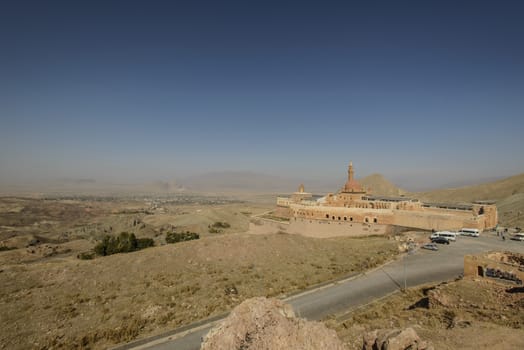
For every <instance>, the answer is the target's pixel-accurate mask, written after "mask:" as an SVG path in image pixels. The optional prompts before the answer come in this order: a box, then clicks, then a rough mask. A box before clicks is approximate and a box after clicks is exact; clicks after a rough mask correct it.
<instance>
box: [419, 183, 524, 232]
mask: <svg viewBox="0 0 524 350" xmlns="http://www.w3.org/2000/svg"><path fill="white" fill-rule="evenodd" d="M409 196H411V197H415V198H419V199H421V200H423V201H427V202H447V203H457V202H473V201H476V200H495V201H496V204H497V207H498V211H499V222H500V223H501V224H502V225H504V226H512V227H513V226H519V227H522V226H524V174H519V175H515V176H512V177H509V178H507V179H503V180H499V181H495V182H489V183H485V184H480V185H475V186H467V187H460V188H448V189H441V190H434V191H429V192H418V193H411V194H409Z"/></svg>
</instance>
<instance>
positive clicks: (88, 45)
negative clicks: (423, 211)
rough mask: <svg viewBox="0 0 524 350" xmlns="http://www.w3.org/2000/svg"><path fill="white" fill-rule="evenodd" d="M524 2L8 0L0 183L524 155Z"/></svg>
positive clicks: (450, 176) (388, 168)
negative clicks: (60, 0) (72, 0)
mask: <svg viewBox="0 0 524 350" xmlns="http://www.w3.org/2000/svg"><path fill="white" fill-rule="evenodd" d="M522 13H524V5H522V2H519V1H499V2H493V1H489V2H487V1H486V2H483V1H472V2H467V1H461V2H460V4H459V2H457V1H449V2H448V1H435V2H431V1H410V2H408V1H406V2H404V1H366V2H361V3H357V2H350V1H333V2H331V1H323V2H307V1H297V2H286V1H274V2H273V1H237V2H228V1H85V2H71V1H64V2H56V1H45V2H44V1H16V2H15V1H12V2H11V3H10V4H9V3H7V2H4V3H3V4H2V5H0V45H1V46H0V47H1V49H0V50H1V55H0V182H1V183H3V184H7V185H9V184H14V183H24V182H32V181H36V180H38V179H46V180H49V179H57V178H93V179H97V180H99V181H111V182H126V183H129V182H146V181H153V180H158V179H162V180H167V179H176V178H181V177H186V176H190V175H192V174H198V173H203V172H208V171H223V170H250V171H255V172H261V173H267V174H274V175H281V176H285V177H292V178H305V179H308V178H311V179H326V180H330V179H333V178H339V177H340V176H344V174H345V171H346V166H347V163H348V162H349V161H350V160H352V161H353V162H354V164H355V166H356V170H357V175H360V176H363V175H367V174H370V173H373V172H380V173H382V174H384V175H385V176H386V177H388V178H390V179H392V180H393V181H395V182H397V183H400V184H401V185H403V186H405V187H408V188H409V187H410V184H411V185H413V186H425V185H428V186H430V185H432V184H445V183H448V182H454V181H462V180H465V181H468V180H471V179H482V178H489V177H496V176H507V175H512V174H516V173H521V172H524V153H523V152H522V151H523V150H524V136H523V131H524V44H523V43H524V22H523V21H522Z"/></svg>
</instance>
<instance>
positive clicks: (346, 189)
mask: <svg viewBox="0 0 524 350" xmlns="http://www.w3.org/2000/svg"><path fill="white" fill-rule="evenodd" d="M275 215H276V216H280V217H285V218H288V219H290V222H289V228H288V230H287V231H288V232H290V233H293V232H296V233H302V234H305V235H310V236H338V235H366V234H383V233H387V232H391V231H393V230H395V229H398V228H400V227H405V228H414V229H423V230H460V229H461V228H463V227H468V228H477V229H479V230H481V231H482V230H485V229H490V228H493V227H495V226H496V225H497V221H498V216H497V207H496V206H495V205H494V203H493V202H488V201H482V202H474V203H471V204H445V203H423V202H420V201H419V200H417V199H412V198H407V197H403V196H400V197H386V196H373V195H371V194H369V193H367V191H366V190H365V189H364V188H363V186H362V185H361V184H360V183H359V182H358V181H357V180H356V179H355V178H354V170H353V164H352V163H350V164H349V167H348V179H347V181H346V183H345V184H344V186H343V187H342V188H341V189H340V191H338V192H337V193H328V194H327V195H326V196H314V195H313V194H311V193H308V192H306V191H305V188H304V185H300V187H299V189H298V191H297V192H295V193H293V194H292V195H291V196H285V197H284V196H279V197H277V209H276V211H275Z"/></svg>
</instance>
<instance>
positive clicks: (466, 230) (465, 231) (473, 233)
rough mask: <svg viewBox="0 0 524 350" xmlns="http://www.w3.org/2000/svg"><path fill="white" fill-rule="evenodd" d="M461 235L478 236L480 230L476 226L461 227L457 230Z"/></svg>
mask: <svg viewBox="0 0 524 350" xmlns="http://www.w3.org/2000/svg"><path fill="white" fill-rule="evenodd" d="M458 234H459V235H461V236H470V237H478V236H480V230H478V229H476V228H463V229H461V230H460V231H459V232H458Z"/></svg>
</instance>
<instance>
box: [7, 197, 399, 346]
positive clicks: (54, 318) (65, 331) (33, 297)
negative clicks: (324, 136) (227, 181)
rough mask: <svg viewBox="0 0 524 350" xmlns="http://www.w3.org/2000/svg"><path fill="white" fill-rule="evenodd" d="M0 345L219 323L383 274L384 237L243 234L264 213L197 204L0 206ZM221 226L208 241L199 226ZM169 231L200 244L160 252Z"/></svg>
mask: <svg viewBox="0 0 524 350" xmlns="http://www.w3.org/2000/svg"><path fill="white" fill-rule="evenodd" d="M0 203H1V204H0V208H1V212H0V220H1V221H0V239H1V244H2V246H4V247H8V248H13V249H11V250H6V251H2V252H0V266H1V267H0V285H1V286H2V287H1V289H0V307H1V309H2V313H1V315H0V344H1V345H0V346H1V347H2V348H5V349H51V348H53V349H71V348H79V349H82V348H84V349H103V348H107V347H108V346H111V345H112V344H117V343H121V342H125V341H130V340H132V339H136V338H140V337H144V336H147V335H153V334H156V333H161V332H163V331H166V330H170V329H173V328H176V327H179V326H181V325H185V324H189V323H191V322H193V321H197V320H201V319H204V318H206V317H210V316H213V315H217V314H220V313H222V312H224V311H227V310H230V309H231V308H232V307H233V306H234V305H237V304H239V303H240V302H241V301H243V300H245V299H247V298H250V297H254V296H279V295H283V294H286V293H292V292H296V291H299V290H302V289H304V288H307V287H308V286H311V285H315V284H318V283H321V282H324V281H328V280H333V279H336V278H339V277H342V276H348V275H351V274H354V273H358V272H360V271H363V270H366V269H369V268H372V267H374V266H376V265H378V264H382V263H384V262H385V261H387V260H390V259H392V258H394V257H395V256H396V255H397V253H398V247H397V242H396V241H394V240H392V239H388V238H386V237H370V238H366V239H362V238H360V239H356V238H355V239H352V238H333V239H323V240H321V239H312V238H305V237H301V236H298V235H287V234H282V233H276V232H268V233H266V234H260V233H258V234H250V233H249V232H247V231H248V228H249V222H250V220H252V218H251V215H253V214H262V213H264V212H266V211H268V210H270V209H271V208H272V207H273V203H270V202H265V200H255V201H250V202H247V201H245V200H239V199H227V198H219V197H206V196H183V197H176V198H174V199H173V198H171V199H161V200H158V199H151V198H134V199H129V198H90V197H86V198H58V197H57V198H13V197H11V198H2V199H1V200H0ZM217 221H221V222H227V223H228V224H229V225H230V227H229V228H226V229H223V230H222V231H221V232H220V233H209V225H212V224H213V223H214V222H217ZM170 230H180V231H185V230H190V231H192V232H197V233H199V234H200V239H199V240H193V241H188V242H181V243H176V244H165V233H166V232H169V231H170ZM123 231H126V232H130V233H131V232H132V233H135V234H136V236H137V237H149V238H152V239H154V241H155V244H156V246H155V247H153V248H147V249H144V250H141V251H137V252H133V253H126V254H115V255H111V256H106V257H96V258H95V259H93V260H81V259H78V258H77V255H78V254H79V253H81V252H85V251H89V250H90V249H92V248H93V247H94V245H95V244H96V242H98V241H99V240H100V238H101V237H103V236H104V235H106V234H108V235H116V234H118V233H120V232H123Z"/></svg>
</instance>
